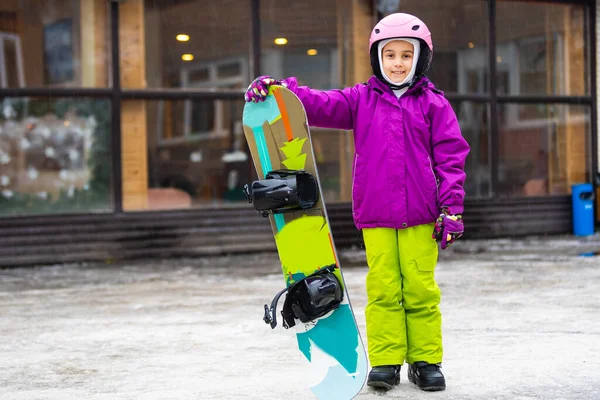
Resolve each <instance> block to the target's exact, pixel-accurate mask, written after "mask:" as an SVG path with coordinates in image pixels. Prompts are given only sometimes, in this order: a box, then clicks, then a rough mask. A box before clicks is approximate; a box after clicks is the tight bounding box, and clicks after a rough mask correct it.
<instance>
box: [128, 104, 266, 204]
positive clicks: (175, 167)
mask: <svg viewBox="0 0 600 400" xmlns="http://www.w3.org/2000/svg"><path fill="white" fill-rule="evenodd" d="M240 97H241V96H240ZM188 102H192V103H193V104H194V105H195V110H196V111H195V112H194V114H193V115H192V116H193V118H192V119H191V120H189V121H188V119H187V117H186V104H187V103H188ZM144 104H145V110H146V116H147V117H146V118H147V127H148V132H147V138H148V141H147V145H148V191H147V195H148V201H147V202H144V203H147V206H146V207H147V209H181V208H191V207H202V206H211V205H219V204H225V203H232V202H233V203H235V202H242V201H243V202H246V201H247V200H246V197H245V195H244V194H243V191H242V188H243V186H244V184H246V183H248V182H249V181H251V180H252V179H254V167H253V165H252V164H251V161H250V158H249V157H248V154H249V153H248V151H247V145H246V139H245V137H244V132H243V127H242V112H243V108H244V100H243V98H240V99H239V100H180V101H162V100H161V101H145V102H144ZM200 110H203V111H202V112H198V111H200ZM187 122H190V123H192V125H191V127H188V126H186V123H187ZM188 132H189V133H188ZM124 162H125V163H126V162H127V160H126V159H124ZM126 200H127V199H124V201H126ZM244 204H245V203H244Z"/></svg>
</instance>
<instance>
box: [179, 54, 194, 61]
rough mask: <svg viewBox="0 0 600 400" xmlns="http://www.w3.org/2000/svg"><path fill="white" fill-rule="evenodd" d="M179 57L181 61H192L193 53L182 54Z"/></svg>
mask: <svg viewBox="0 0 600 400" xmlns="http://www.w3.org/2000/svg"><path fill="white" fill-rule="evenodd" d="M181 59H182V60H183V61H192V60H193V59H194V55H193V54H182V55H181Z"/></svg>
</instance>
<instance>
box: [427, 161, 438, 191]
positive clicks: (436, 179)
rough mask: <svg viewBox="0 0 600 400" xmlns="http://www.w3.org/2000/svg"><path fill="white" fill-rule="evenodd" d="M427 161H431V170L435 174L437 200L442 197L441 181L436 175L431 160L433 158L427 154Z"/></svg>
mask: <svg viewBox="0 0 600 400" xmlns="http://www.w3.org/2000/svg"><path fill="white" fill-rule="evenodd" d="M427 161H428V162H429V170H430V171H431V175H433V180H434V181H435V196H436V201H437V200H439V198H440V182H439V181H438V178H437V176H435V172H434V171H433V163H432V162H431V158H430V157H429V156H427Z"/></svg>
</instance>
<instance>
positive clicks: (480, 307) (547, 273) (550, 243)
mask: <svg viewBox="0 0 600 400" xmlns="http://www.w3.org/2000/svg"><path fill="white" fill-rule="evenodd" d="M596 251H600V237H598V236H597V235H596V236H594V237H590V238H583V239H576V238H572V237H569V236H564V237H559V238H551V239H547V238H528V239H524V240H508V239H507V240H494V241H492V240H490V241H463V242H462V243H457V244H456V245H455V247H454V248H453V249H452V250H450V251H448V252H445V253H443V254H442V256H441V260H440V263H439V265H438V269H437V272H436V273H437V278H438V283H439V285H440V287H441V288H442V311H443V316H444V348H445V357H444V372H445V374H446V378H447V385H448V389H447V390H446V391H445V392H440V393H425V392H420V391H419V390H418V389H416V388H414V387H413V386H412V385H411V384H410V383H409V382H408V380H407V379H406V368H405V367H404V368H403V370H402V381H401V383H400V385H399V386H398V387H397V388H395V389H393V390H392V391H390V392H388V393H387V394H385V395H382V394H379V393H376V392H374V391H372V390H371V389H369V388H367V387H365V388H364V389H363V391H362V392H361V394H360V395H359V396H358V397H357V398H358V399H382V398H390V399H408V398H410V399H436V400H441V399H461V400H467V399H511V400H512V399H522V400H525V399H599V398H600V318H599V315H600V256H592V257H583V256H579V254H582V253H593V252H596ZM341 258H342V259H343V260H344V264H343V265H344V277H345V279H346V283H347V285H348V288H349V292H350V298H351V300H352V304H353V306H354V310H355V313H356V317H357V319H358V321H359V324H360V329H361V332H362V334H363V339H364V332H365V323H364V313H363V310H364V306H365V301H366V297H365V290H364V277H365V274H366V271H367V269H366V266H365V263H364V253H363V252H362V251H361V250H356V251H345V252H342V254H341ZM282 284H283V280H282V278H281V276H280V274H279V264H278V262H277V258H276V255H275V254H272V253H269V254H254V255H244V256H230V257H219V258H203V259H194V260H191V259H185V260H154V261H136V262H130V263H122V264H87V265H61V266H47V267H38V268H18V269H5V270H0V354H1V357H0V398H1V399H6V400H21V399H27V400H30V399H61V400H71V399H73V400H75V399H77V400H79V399H93V400H99V399H107V400H108V399H111V400H114V399H140V400H141V399H144V400H147V399H157V400H158V399H161V400H162V399H311V398H312V396H311V393H310V391H308V389H306V388H305V387H304V380H303V378H302V374H303V370H302V365H303V364H302V362H301V359H300V355H299V353H298V352H297V351H296V343H295V338H294V336H293V335H292V334H291V333H290V332H286V331H285V330H283V329H279V328H278V329H275V330H271V328H270V327H268V326H267V325H265V324H264V322H263V321H262V314H263V304H264V303H265V302H268V301H270V300H271V299H272V297H273V295H274V294H275V293H276V292H277V291H278V290H279V289H280V288H281V287H282Z"/></svg>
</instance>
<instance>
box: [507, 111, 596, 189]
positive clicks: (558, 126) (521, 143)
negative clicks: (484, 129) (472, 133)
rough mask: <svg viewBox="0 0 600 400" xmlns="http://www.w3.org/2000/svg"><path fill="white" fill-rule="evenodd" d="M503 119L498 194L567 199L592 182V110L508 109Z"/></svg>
mask: <svg viewBox="0 0 600 400" xmlns="http://www.w3.org/2000/svg"><path fill="white" fill-rule="evenodd" d="M499 117H500V120H499V122H500V127H499V128H500V148H499V152H500V165H499V170H498V180H499V186H498V188H497V192H498V194H500V195H509V196H545V195H561V194H567V193H569V190H570V187H571V185H572V184H574V183H581V182H586V181H587V179H588V176H589V165H588V164H587V160H589V159H590V157H589V154H588V151H589V137H590V120H589V108H588V107H584V106H569V105H559V104H535V105H529V104H507V105H502V106H501V112H500V115H499Z"/></svg>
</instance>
